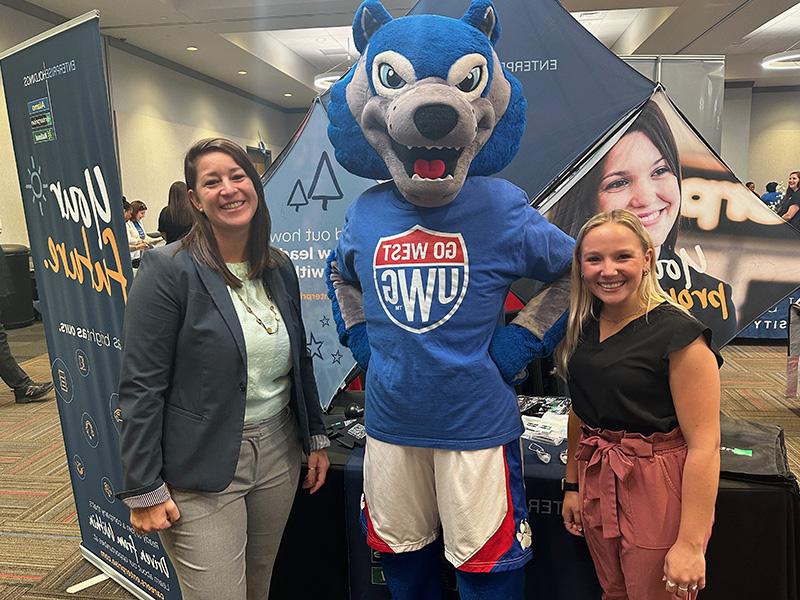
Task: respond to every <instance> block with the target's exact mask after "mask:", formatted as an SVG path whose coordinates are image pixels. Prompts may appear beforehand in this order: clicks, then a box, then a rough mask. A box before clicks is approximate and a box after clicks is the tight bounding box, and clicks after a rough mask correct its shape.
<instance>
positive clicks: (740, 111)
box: [721, 87, 758, 185]
mask: <svg viewBox="0 0 800 600" xmlns="http://www.w3.org/2000/svg"><path fill="white" fill-rule="evenodd" d="M752 91H753V88H751V87H742V88H733V87H726V88H725V100H724V102H723V103H722V153H721V156H722V159H723V160H724V161H725V163H726V164H727V165H728V166H729V167H730V168H731V171H733V173H734V174H735V175H736V176H737V177H738V178H739V179H741V180H742V181H749V180H750V179H752V177H751V176H750V166H749V162H750V154H749V148H750V127H751V125H750V106H751V98H752ZM757 185H758V183H757Z"/></svg>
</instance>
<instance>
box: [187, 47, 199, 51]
mask: <svg viewBox="0 0 800 600" xmlns="http://www.w3.org/2000/svg"><path fill="white" fill-rule="evenodd" d="M186 50H187V51H189V52H197V46H186Z"/></svg>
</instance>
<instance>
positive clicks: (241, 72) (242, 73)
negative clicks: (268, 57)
mask: <svg viewBox="0 0 800 600" xmlns="http://www.w3.org/2000/svg"><path fill="white" fill-rule="evenodd" d="M238 73H239V75H247V71H244V70H242V71H238Z"/></svg>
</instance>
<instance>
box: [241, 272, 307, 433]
mask: <svg viewBox="0 0 800 600" xmlns="http://www.w3.org/2000/svg"><path fill="white" fill-rule="evenodd" d="M226 264H227V266H228V269H230V271H231V273H233V274H234V275H236V277H238V278H239V279H241V281H242V287H241V288H239V289H238V290H236V289H233V288H231V287H230V286H229V287H228V292H229V293H230V295H231V300H232V301H233V306H234V308H235V309H236V315H237V316H238V317H239V322H240V323H241V325H242V333H243V334H244V343H245V348H246V349H247V395H246V404H245V412H244V422H245V423H258V422H259V421H263V420H264V419H267V418H269V417H271V416H273V415H276V414H278V413H279V412H280V411H281V410H283V408H284V407H286V406H287V405H288V404H289V395H290V392H291V380H290V379H289V371H290V370H291V368H292V354H291V352H292V351H291V347H290V345H289V332H288V331H287V330H286V324H285V323H284V322H283V318H282V317H281V315H280V310H279V309H278V306H277V305H276V304H275V303H274V302H272V301H271V300H270V297H269V295H268V294H267V290H266V286H265V285H264V283H263V282H262V281H260V280H253V279H247V271H248V265H247V263H246V262H244V263H226ZM248 307H249V308H250V309H251V310H252V311H253V313H255V316H254V315H252V314H250V313H249V312H248V310H247V308H248ZM256 317H258V319H261V322H262V323H263V324H264V326H266V327H267V328H268V329H270V330H271V331H272V332H273V333H272V334H269V333H267V331H266V330H265V328H264V327H263V326H262V325H261V324H259V322H258V320H257V319H256Z"/></svg>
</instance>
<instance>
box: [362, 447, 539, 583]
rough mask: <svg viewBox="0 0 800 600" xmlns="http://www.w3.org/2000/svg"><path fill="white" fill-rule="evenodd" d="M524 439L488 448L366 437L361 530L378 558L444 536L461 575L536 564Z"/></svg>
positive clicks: (446, 548)
mask: <svg viewBox="0 0 800 600" xmlns="http://www.w3.org/2000/svg"><path fill="white" fill-rule="evenodd" d="M521 454H522V451H521V447H520V443H519V440H516V441H514V442H511V443H509V444H506V445H504V446H496V447H494V448H487V449H485V450H439V449H433V448H416V447H413V446H399V445H395V444H388V443H386V442H381V441H379V440H376V439H374V438H372V437H368V438H367V445H366V454H365V456H364V496H365V498H364V501H363V502H362V511H361V513H362V514H361V517H362V525H363V526H364V527H365V529H366V533H367V543H368V544H369V546H370V547H372V548H373V549H375V550H378V551H380V552H392V553H397V552H411V551H414V550H419V549H421V548H423V547H425V546H426V545H428V544H430V543H431V542H433V541H434V540H435V539H436V538H437V537H439V530H440V526H441V529H442V530H443V531H444V546H445V556H446V557H447V560H448V561H450V562H451V563H452V564H453V565H454V566H455V567H456V568H457V569H460V570H462V571H470V572H478V573H484V572H499V571H507V570H512V569H518V568H520V567H521V566H522V565H524V564H525V563H526V562H527V561H528V560H530V558H531V549H530V546H531V533H530V526H529V525H528V520H527V519H528V513H527V507H526V503H525V484H524V478H523V473H522V460H521Z"/></svg>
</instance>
